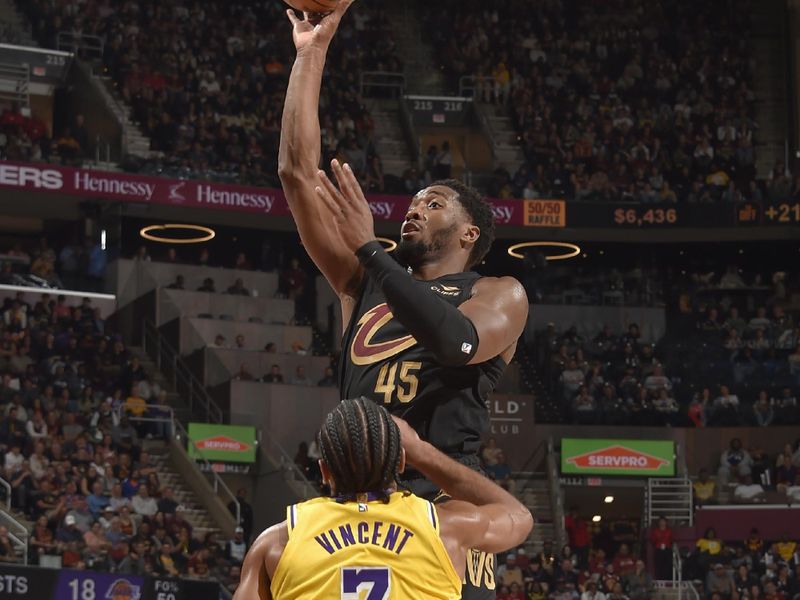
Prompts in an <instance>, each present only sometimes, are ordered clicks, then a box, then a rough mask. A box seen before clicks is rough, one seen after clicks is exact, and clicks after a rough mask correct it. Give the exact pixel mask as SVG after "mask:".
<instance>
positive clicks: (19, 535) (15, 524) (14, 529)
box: [0, 510, 30, 565]
mask: <svg viewBox="0 0 800 600" xmlns="http://www.w3.org/2000/svg"><path fill="white" fill-rule="evenodd" d="M0 522H2V523H3V524H4V525H5V526H6V527H7V528H8V529H9V532H8V537H9V539H10V540H11V541H12V542H14V543H15V544H16V545H17V546H21V547H22V564H24V565H27V564H28V537H29V536H30V533H29V532H28V530H27V528H26V527H25V526H24V525H23V524H22V523H20V522H19V521H17V520H16V519H15V518H14V517H12V516H11V513H9V512H6V511H4V510H0Z"/></svg>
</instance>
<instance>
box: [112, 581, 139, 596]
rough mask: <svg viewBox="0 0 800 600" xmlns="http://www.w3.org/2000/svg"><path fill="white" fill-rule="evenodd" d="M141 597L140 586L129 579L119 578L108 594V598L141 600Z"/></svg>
mask: <svg viewBox="0 0 800 600" xmlns="http://www.w3.org/2000/svg"><path fill="white" fill-rule="evenodd" d="M140 597H141V593H140V592H139V586H138V585H133V584H132V583H131V582H130V581H128V580H127V579H117V580H116V581H115V582H114V583H112V584H111V587H110V588H109V589H108V593H107V594H106V600H139V598H140Z"/></svg>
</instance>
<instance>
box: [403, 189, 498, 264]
mask: <svg viewBox="0 0 800 600" xmlns="http://www.w3.org/2000/svg"><path fill="white" fill-rule="evenodd" d="M400 238H401V240H400V244H399V245H398V247H397V256H398V258H399V259H400V261H401V262H402V263H404V264H407V265H409V266H410V267H411V268H418V267H420V266H422V265H424V264H426V263H429V262H432V261H434V260H437V259H439V258H441V257H442V256H448V255H451V254H453V253H457V254H462V255H463V257H464V269H465V270H466V269H470V268H472V267H474V266H475V265H477V264H479V263H480V262H481V260H483V257H484V256H486V253H487V252H489V248H491V246H492V242H493V241H494V216H493V215H492V208H491V206H489V204H488V203H487V202H485V201H484V200H483V198H482V197H481V195H480V194H479V193H478V192H477V190H475V189H473V188H471V187H469V186H466V185H464V184H463V183H461V182H460V181H457V180H455V179H446V180H443V181H436V182H434V183H432V184H431V185H430V186H429V187H427V188H425V189H424V190H421V191H420V192H418V193H417V195H416V196H414V198H413V199H412V200H411V205H410V206H409V208H408V212H407V213H406V218H405V221H403V227H402V229H401V230H400Z"/></svg>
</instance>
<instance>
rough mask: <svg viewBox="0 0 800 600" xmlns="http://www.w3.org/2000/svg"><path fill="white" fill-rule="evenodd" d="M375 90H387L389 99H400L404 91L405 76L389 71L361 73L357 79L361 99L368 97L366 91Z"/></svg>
mask: <svg viewBox="0 0 800 600" xmlns="http://www.w3.org/2000/svg"><path fill="white" fill-rule="evenodd" d="M373 88H377V89H379V90H389V91H390V92H394V93H389V94H388V96H389V97H390V98H400V97H402V96H403V94H404V93H405V90H406V76H405V75H403V74H402V73H394V72H391V71H363V72H362V73H361V75H360V77H359V93H360V94H361V97H362V98H367V97H370V94H369V93H368V90H371V89H373Z"/></svg>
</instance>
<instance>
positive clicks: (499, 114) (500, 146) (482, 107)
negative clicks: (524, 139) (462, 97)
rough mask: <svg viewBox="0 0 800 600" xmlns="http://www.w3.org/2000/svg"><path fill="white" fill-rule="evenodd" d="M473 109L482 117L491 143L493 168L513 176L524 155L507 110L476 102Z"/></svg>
mask: <svg viewBox="0 0 800 600" xmlns="http://www.w3.org/2000/svg"><path fill="white" fill-rule="evenodd" d="M475 108H476V109H477V110H478V112H479V113H480V114H481V115H482V117H483V120H484V122H485V123H486V128H487V130H488V131H487V133H488V134H489V137H490V139H491V141H492V146H493V150H494V163H495V164H494V166H495V168H498V167H499V168H502V169H505V170H506V171H508V172H509V173H510V174H511V175H513V174H514V173H515V172H516V171H517V169H518V168H519V166H520V165H521V164H522V163H523V162H524V161H525V153H524V152H523V150H522V146H521V145H520V143H519V136H518V134H517V130H516V127H514V123H513V121H512V120H511V117H510V115H509V114H508V109H507V108H506V107H505V106H504V105H501V104H488V103H485V102H477V103H476V104H475Z"/></svg>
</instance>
